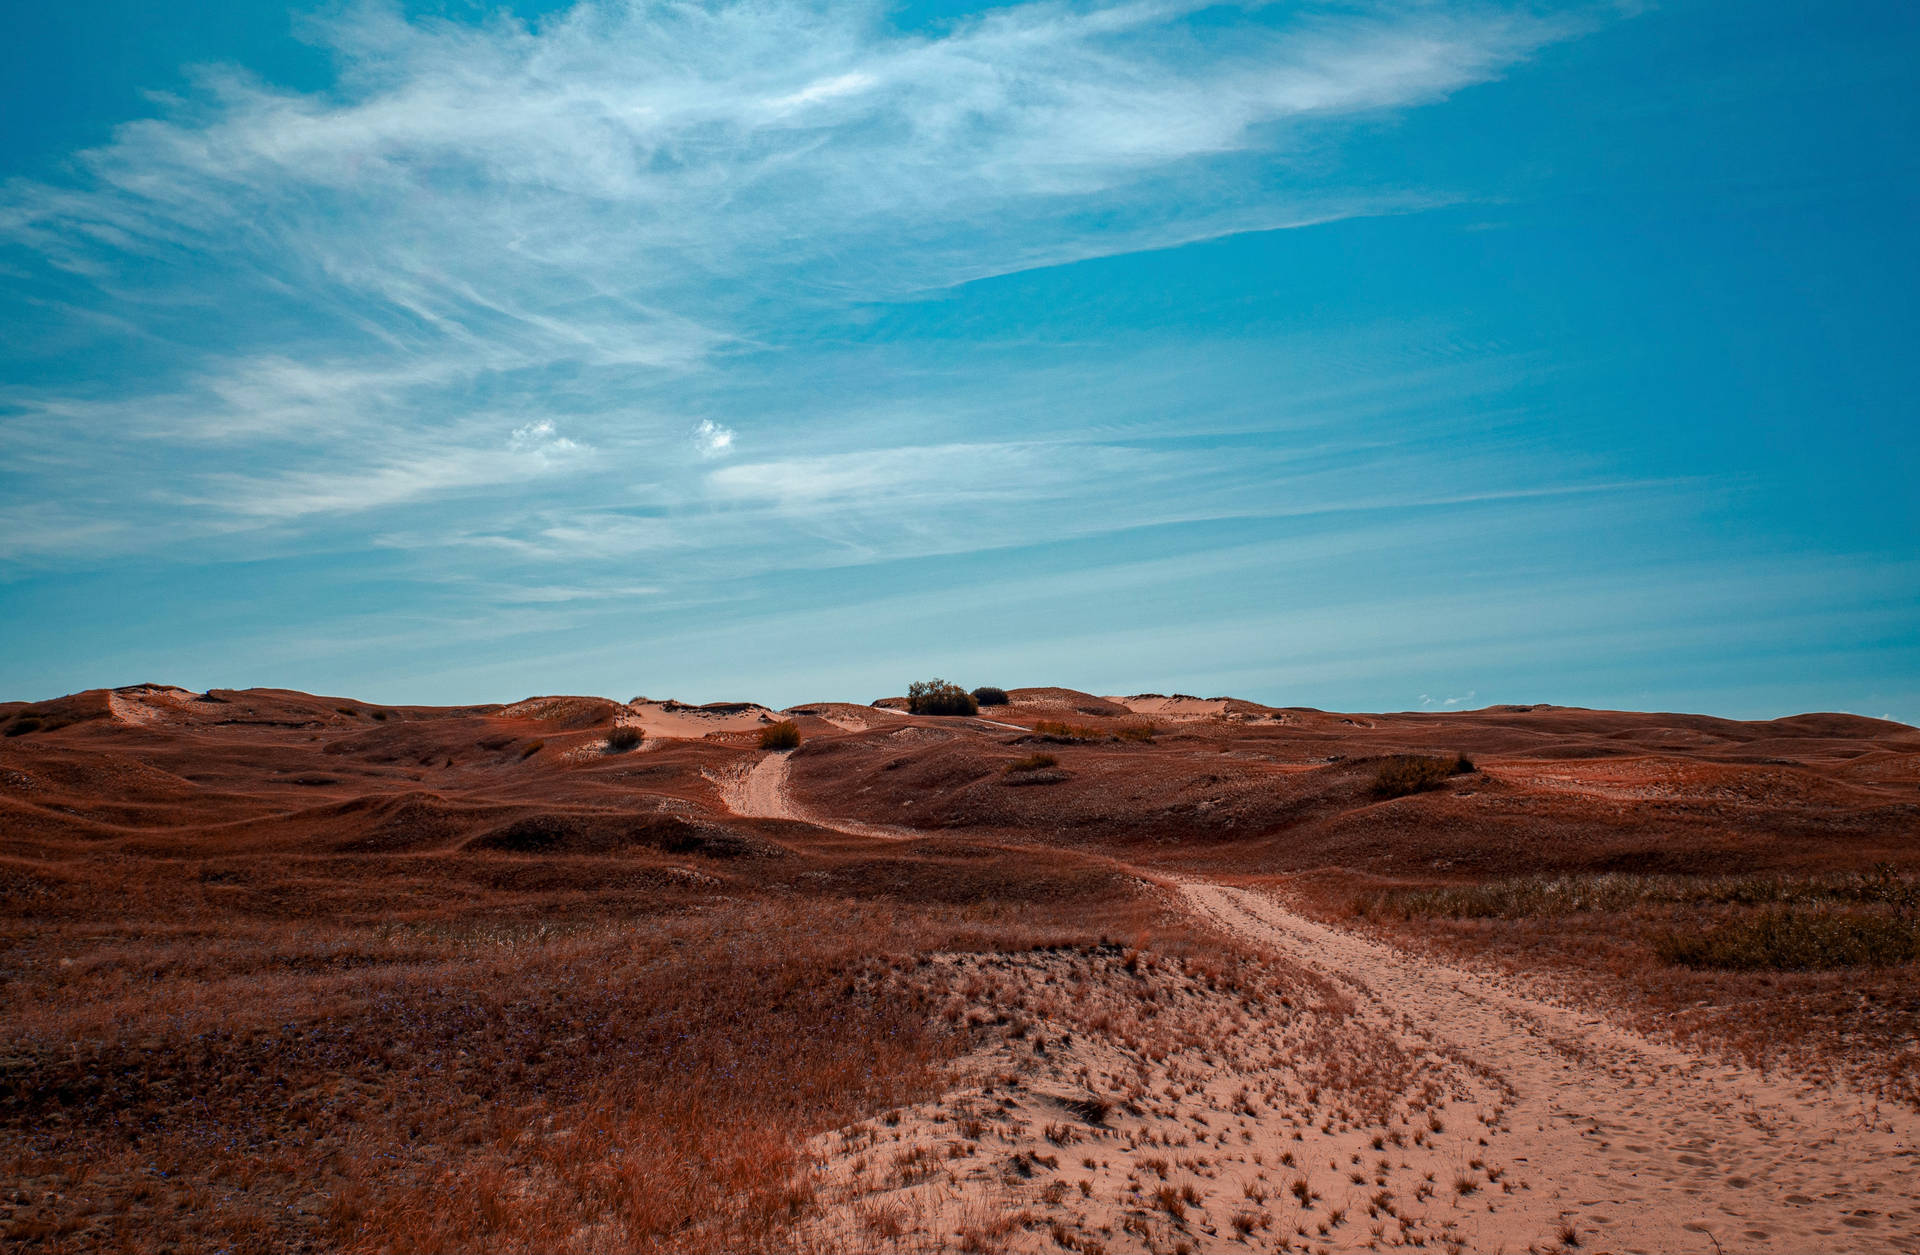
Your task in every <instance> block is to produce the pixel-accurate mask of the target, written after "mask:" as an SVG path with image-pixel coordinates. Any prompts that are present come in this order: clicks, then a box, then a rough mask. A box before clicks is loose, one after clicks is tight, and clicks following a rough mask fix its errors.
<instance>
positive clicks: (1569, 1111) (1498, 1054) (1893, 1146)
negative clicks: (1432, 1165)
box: [1181, 882, 1920, 1252]
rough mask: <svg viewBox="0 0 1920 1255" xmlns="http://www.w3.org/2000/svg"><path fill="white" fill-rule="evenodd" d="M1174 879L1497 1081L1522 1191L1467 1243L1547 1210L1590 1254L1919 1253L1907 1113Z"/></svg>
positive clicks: (1414, 1040) (1918, 1166) (1377, 1015)
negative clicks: (1503, 1090) (1681, 1045)
mask: <svg viewBox="0 0 1920 1255" xmlns="http://www.w3.org/2000/svg"><path fill="white" fill-rule="evenodd" d="M1181 888H1182V890H1183V892H1184V893H1185V895H1186V897H1187V899H1188V901H1189V902H1190V903H1191V904H1192V906H1193V908H1194V909H1195V911H1196V912H1197V913H1199V914H1200V915H1201V916H1202V917H1203V918H1205V919H1207V920H1209V921H1211V922H1213V923H1215V924H1216V925H1218V926H1220V927H1222V928H1225V929H1228V930H1230V931H1232V932H1234V933H1236V934H1238V935H1240V936H1242V937H1243V938H1245V939H1247V940H1249V941H1252V942H1254V943H1256V944H1259V945H1262V946H1266V947H1269V948H1271V949H1273V950H1275V951H1277V952H1279V953H1280V954H1282V955H1284V956H1286V957H1287V958H1289V959H1292V960H1293V961H1295V962H1297V963H1300V964H1303V965H1305V966H1307V967H1309V968H1311V969H1313V970H1316V971H1318V972H1320V973H1321V974H1323V975H1325V976H1326V977H1328V978H1330V979H1332V980H1333V981H1335V982H1336V983H1337V984H1338V985H1340V986H1341V987H1343V988H1344V989H1346V990H1347V991H1349V992H1350V993H1351V995H1352V996H1353V998H1354V1001H1355V1003H1356V1006H1357V1008H1358V1009H1359V1014H1361V1015H1362V1016H1364V1017H1365V1018H1366V1019H1368V1020H1371V1021H1373V1022H1375V1023H1377V1024H1378V1025H1379V1026H1380V1027H1381V1028H1383V1029H1385V1030H1387V1031H1390V1032H1392V1033H1394V1034H1396V1035H1398V1036H1399V1037H1400V1038H1401V1039H1402V1041H1403V1043H1404V1045H1405V1046H1406V1048H1407V1049H1409V1050H1434V1049H1440V1050H1443V1051H1446V1052H1447V1053H1455V1052H1457V1054H1458V1056H1460V1057H1462V1058H1464V1059H1465V1060H1468V1061H1470V1062H1471V1063H1472V1064H1473V1065H1476V1066H1477V1067H1480V1068H1485V1069H1488V1070H1489V1071H1490V1072H1491V1073H1492V1074H1493V1075H1495V1076H1497V1077H1498V1078H1499V1079H1500V1080H1502V1081H1504V1082H1505V1083H1506V1084H1507V1085H1510V1086H1511V1087H1512V1091H1513V1098H1512V1107H1511V1109H1510V1110H1509V1111H1508V1112H1507V1113H1506V1116H1505V1119H1504V1121H1503V1124H1505V1126H1506V1127H1505V1128H1503V1129H1501V1130H1500V1131H1499V1134H1498V1135H1497V1136H1496V1137H1495V1139H1494V1140H1495V1142H1496V1144H1497V1145H1498V1147H1499V1150H1500V1152H1501V1153H1502V1155H1503V1157H1504V1158H1505V1159H1506V1160H1507V1161H1508V1162H1509V1163H1511V1164H1513V1165H1514V1168H1515V1171H1516V1172H1517V1173H1521V1174H1524V1176H1525V1177H1526V1178H1527V1180H1528V1183H1529V1185H1530V1186H1531V1188H1530V1189H1529V1190H1527V1191H1526V1192H1524V1193H1522V1194H1520V1195H1517V1196H1515V1197H1512V1198H1509V1199H1503V1200H1502V1202H1503V1204H1505V1205H1504V1206H1503V1207H1502V1211H1504V1212H1506V1213H1507V1214H1505V1215H1502V1216H1499V1217H1498V1218H1495V1217H1488V1218H1487V1219H1488V1221H1490V1222H1492V1224H1493V1225H1494V1226H1497V1227H1498V1228H1499V1229H1501V1230H1504V1231H1505V1232H1504V1234H1503V1233H1499V1232H1495V1231H1494V1230H1493V1229H1492V1228H1488V1229H1486V1230H1484V1231H1482V1232H1480V1233H1478V1234H1474V1235H1471V1237H1470V1241H1471V1243H1472V1245H1473V1247H1474V1248H1475V1249H1488V1250H1491V1249H1495V1248H1498V1247H1502V1246H1505V1247H1508V1248H1511V1247H1512V1246H1513V1245H1514V1244H1513V1243H1512V1242H1510V1241H1503V1240H1502V1238H1503V1236H1520V1235H1531V1234H1532V1233H1535V1232H1538V1231H1539V1230H1540V1229H1541V1228H1542V1227H1544V1225H1543V1223H1542V1222H1546V1221H1554V1222H1559V1221H1562V1220H1564V1221H1565V1222H1568V1223H1572V1224H1573V1225H1575V1226H1576V1227H1577V1229H1578V1230H1579V1231H1580V1232H1581V1233H1582V1234H1583V1235H1591V1236H1590V1237H1587V1238H1586V1239H1585V1242H1586V1244H1587V1245H1588V1246H1589V1247H1590V1248H1592V1249H1599V1250H1620V1251H1690V1250H1699V1251H1707V1250H1715V1249H1718V1250H1725V1251H1783V1252H1802V1251H1842V1250H1846V1251H1912V1250H1916V1249H1920V1197H1917V1196H1920V1159H1916V1150H1917V1149H1920V1119H1916V1117H1915V1115H1914V1114H1913V1113H1911V1112H1907V1111H1904V1110H1897V1109H1895V1108H1892V1107H1881V1106H1879V1105H1878V1104H1876V1103H1874V1102H1872V1101H1871V1100H1869V1099H1864V1098H1861V1097H1859V1096H1857V1095H1850V1094H1847V1093H1844V1092H1840V1091H1833V1090H1825V1089H1818V1088H1814V1087H1812V1086H1809V1085H1806V1084H1804V1083H1798V1084H1796V1083H1792V1082H1789V1081H1787V1080H1784V1079H1779V1078H1774V1077H1769V1076H1766V1075H1763V1074H1761V1073H1758V1072H1754V1071H1752V1070H1749V1069H1745V1068H1741V1067H1734V1066H1728V1065H1727V1064H1725V1063H1721V1062H1717V1061H1710V1060H1708V1059H1705V1058H1703V1057H1700V1056H1697V1055H1693V1054H1689V1053H1687V1052H1685V1051H1682V1050H1678V1049H1675V1048H1673V1047H1670V1046H1665V1045H1661V1044H1659V1043H1656V1042H1652V1041H1649V1040H1647V1039H1646V1038H1644V1037H1641V1036H1638V1035H1637V1034H1634V1033H1631V1032H1628V1031H1626V1030H1623V1029H1620V1028H1617V1027H1615V1026H1613V1025H1612V1024H1610V1023H1608V1022H1607V1021H1605V1020H1603V1019H1601V1018H1598V1017H1596V1016H1594V1015H1591V1014H1582V1013H1579V1012H1576V1011H1570V1010H1567V1009H1565V1008H1562V1007H1557V1006H1553V1005H1551V1004H1549V1003H1546V1002H1542V1001H1539V1000H1538V999H1536V998H1530V997H1527V996H1525V995H1524V994H1521V993H1517V992H1514V991H1511V990H1508V989H1505V988H1502V987H1501V986H1500V985H1499V984H1497V983H1496V982H1495V981H1494V980H1492V979H1490V978H1488V977H1486V976H1482V975H1478V974H1475V973H1471V972H1467V971H1464V970H1461V969H1458V968H1454V967H1449V966H1446V965H1444V964H1440V963H1436V962H1431V961H1428V960H1426V959H1422V958H1417V957H1415V956H1412V955H1409V954H1407V953H1404V952H1402V951H1399V950H1396V949H1394V948H1392V947H1390V946H1386V945H1381V944H1378V943H1376V942H1372V941H1369V940H1366V939H1364V938H1361V937H1357V936H1355V935H1353V934H1350V933H1346V932H1342V931H1340V930H1338V929H1333V928H1329V927H1326V926H1324V925H1322V924H1319V923H1316V922H1314V921H1312V920H1310V919H1307V918H1304V917H1302V916H1300V915H1298V914H1296V913H1294V912H1292V911H1289V910H1287V909H1286V908H1285V907H1283V906H1281V905H1280V904H1279V903H1277V902H1275V901H1274V900H1273V899H1272V898H1269V897H1267V896H1265V895H1262V894H1259V893H1254V892H1251V891H1248V890H1244V889H1231V888H1226V887H1223V886H1220V885H1214V884H1206V883H1193V882H1190V883H1186V884H1184V885H1182V886H1181ZM1527 1211H1538V1212H1539V1213H1540V1214H1539V1215H1537V1216H1524V1215H1521V1214H1517V1213H1521V1212H1527ZM1522 1240H1523V1241H1524V1238H1522Z"/></svg>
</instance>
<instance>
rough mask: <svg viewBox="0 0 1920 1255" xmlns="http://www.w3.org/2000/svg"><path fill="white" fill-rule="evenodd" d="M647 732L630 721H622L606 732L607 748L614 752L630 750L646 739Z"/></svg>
mask: <svg viewBox="0 0 1920 1255" xmlns="http://www.w3.org/2000/svg"><path fill="white" fill-rule="evenodd" d="M646 736H647V734H646V733H645V732H643V731H641V730H640V729H639V728H637V727H635V726H634V725H633V724H630V723H623V724H621V725H620V726H619V727H617V728H615V729H614V730H613V731H611V732H609V733H607V748H608V749H610V750H613V751H614V752H616V753H619V752H622V751H625V750H630V749H632V748H633V747H634V746H636V745H638V744H640V742H641V741H643V740H645V739H646Z"/></svg>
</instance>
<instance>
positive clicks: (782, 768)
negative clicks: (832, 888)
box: [707, 751, 924, 841]
mask: <svg viewBox="0 0 1920 1255" xmlns="http://www.w3.org/2000/svg"><path fill="white" fill-rule="evenodd" d="M789 766H790V764H789V763H788V761H787V755H786V754H785V753H784V752H782V751H772V752H768V753H766V754H765V755H764V756H763V757H762V758H761V759H760V760H759V761H758V762H755V763H753V764H752V765H751V766H750V767H744V768H741V767H736V768H735V769H733V770H732V771H729V772H725V773H714V772H709V773H707V778H708V779H710V780H712V781H713V782H714V783H715V784H716V785H718V786H719V787H720V800H721V802H723V803H724V804H725V805H726V807H727V809H728V810H730V811H732V812H733V813H734V814H736V815H739V816H742V817H743V818H747V819H792V820H796V821H798V822H800V823H803V824H812V825H813V826H814V827H816V828H831V829H832V830H833V831H835V832H844V833H847V834H849V835H851V836H856V837H872V838H874V839H875V840H879V841H911V840H914V839H917V838H919V837H921V836H922V835H924V834H922V833H918V832H912V831H909V830H907V829H905V828H889V827H886V826H884V825H881V824H863V823H860V822H858V821H857V820H851V819H828V818H826V817H825V816H820V815H814V814H812V813H811V812H808V811H805V810H803V809H802V808H801V807H800V805H799V804H798V803H797V802H795V801H794V799H793V794H792V792H791V791H790V790H789V789H788V787H787V776H788V771H789Z"/></svg>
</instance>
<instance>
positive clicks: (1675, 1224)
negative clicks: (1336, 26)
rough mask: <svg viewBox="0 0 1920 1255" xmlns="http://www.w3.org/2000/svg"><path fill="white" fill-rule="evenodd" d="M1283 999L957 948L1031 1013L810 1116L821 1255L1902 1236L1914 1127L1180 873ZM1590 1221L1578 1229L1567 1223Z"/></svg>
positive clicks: (1867, 1243)
mask: <svg viewBox="0 0 1920 1255" xmlns="http://www.w3.org/2000/svg"><path fill="white" fill-rule="evenodd" d="M1179 894H1180V899H1179V900H1181V901H1183V902H1184V905H1185V906H1186V907H1187V908H1188V909H1189V910H1190V911H1191V912H1192V913H1193V915H1194V916H1195V917H1196V918H1197V919H1198V920H1199V921H1200V922H1201V923H1203V924H1204V925H1208V926H1211V927H1212V928H1214V929H1217V930H1220V931H1222V932H1225V933H1228V934H1231V935H1232V936H1234V937H1236V938H1238V939H1239V940H1240V941H1242V942H1246V943H1252V944H1253V945H1254V946H1255V947H1256V948H1258V949H1259V950H1261V951H1264V952H1266V953H1267V954H1268V955H1269V956H1270V957H1269V959H1268V967H1269V969H1270V970H1271V972H1272V973H1274V975H1275V978H1276V979H1277V980H1278V981H1279V982H1281V983H1280V984H1279V985H1278V986H1277V988H1278V989H1281V990H1290V991H1291V992H1290V996H1281V997H1276V996H1274V992H1273V991H1272V990H1269V991H1267V993H1266V994H1265V996H1263V995H1262V994H1261V993H1260V992H1258V991H1253V992H1250V991H1249V990H1247V989H1246V988H1244V987H1238V988H1236V987H1234V986H1233V985H1232V984H1231V983H1230V982H1220V981H1217V980H1216V979H1215V978H1214V977H1213V976H1212V975H1211V974H1204V975H1197V974H1196V971H1195V970H1194V969H1191V968H1187V967H1184V966H1182V965H1181V964H1180V963H1178V962H1177V961H1168V960H1165V959H1162V960H1159V961H1157V962H1156V961H1154V960H1151V959H1149V960H1146V961H1145V962H1143V963H1142V964H1141V966H1140V967H1138V968H1137V969H1136V968H1133V967H1123V965H1122V964H1121V962H1120V960H1119V959H1118V958H1116V957H1112V956H1101V955H1098V954H1096V955H1093V956H1088V955H1086V954H1069V955H1059V954H1033V955H1028V956H1019V957H1002V958H987V957H982V956H974V955H963V956H948V957H946V958H944V959H938V960H936V961H935V965H934V967H933V969H931V971H930V973H929V974H928V975H927V977H926V978H927V979H929V980H931V981H932V982H933V983H934V984H935V985H937V986H938V987H941V988H944V989H947V990H950V991H954V995H955V997H956V998H957V999H960V1000H961V1001H959V1002H957V1004H956V1007H955V1010H954V1012H953V1013H954V1014H960V1013H964V1014H965V1015H966V1016H968V1017H969V1018H970V1020H974V1021H978V1022H1000V1023H1011V1025H1012V1027H1011V1028H1010V1029H1009V1030H1007V1032H1006V1034H1005V1036H1004V1037H1002V1038H1001V1039H999V1040H997V1041H996V1042H995V1043H994V1044H992V1045H991V1046H989V1047H986V1048H983V1049H981V1050H980V1051H978V1052H976V1053H975V1054H974V1055H972V1056H971V1057H969V1058H968V1059H967V1060H965V1061H964V1063H963V1064H962V1066H961V1068H960V1069H959V1071H958V1073H957V1075H956V1077H955V1081H954V1084H953V1086H952V1087H951V1088H950V1089H949V1090H948V1091H947V1092H946V1093H944V1094H943V1095H942V1096H941V1097H940V1098H938V1099H937V1100H934V1101H930V1102H927V1103H923V1104H920V1105H919V1106H916V1107H913V1108H908V1109H905V1110H901V1111H896V1112H891V1113H887V1114H886V1115H885V1116H884V1118H882V1119H878V1120H873V1121H869V1122H864V1123H862V1124H859V1125H856V1126H852V1127H850V1128H847V1129H842V1130H838V1131H836V1132H835V1133H832V1134H829V1135H826V1136H823V1137H821V1138H819V1139H816V1141H815V1143H814V1145H813V1147H812V1152H813V1154H814V1156H815V1158H816V1160H817V1162H818V1164H819V1167H818V1168H817V1171H816V1180H817V1182H818V1186H817V1188H818V1189H819V1191H820V1196H821V1199H822V1201H823V1202H824V1203H825V1204H826V1205H825V1206H824V1207H823V1209H822V1210H821V1212H820V1219H819V1221H818V1222H817V1223H816V1224H815V1225H814V1226H813V1228H812V1231H811V1233H810V1235H809V1236H810V1238H811V1242H812V1244H813V1245H815V1246H816V1247H817V1248H819V1249H827V1250H874V1251H880V1250H886V1251H896V1250H906V1251H926V1252H932V1251H951V1250H959V1251H1008V1252H1042V1251H1059V1250H1068V1251H1077V1252H1080V1253H1081V1255H1106V1253H1108V1252H1122V1251H1127V1252H1133V1251H1145V1252H1175V1253H1177V1252H1181V1251H1186V1252H1195V1251H1242V1250H1259V1251H1272V1250H1308V1251H1357V1250H1378V1249H1387V1248H1403V1247H1423V1248H1431V1249H1441V1250H1449V1251H1455V1252H1460V1251H1487V1252H1492V1251H1523V1250H1528V1251H1551V1250H1559V1251H1568V1250H1573V1249H1578V1250H1582V1251H1618V1252H1670V1251H1676V1252H1677V1251H1699V1252H1702V1253H1703V1255H1705V1253H1711V1252H1767V1251H1781V1252H1811V1251H1910V1250H1913V1249H1916V1243H1920V1204H1916V1201H1915V1198H1914V1192H1915V1191H1914V1185H1913V1180H1914V1176H1915V1174H1914V1167H1915V1164H1914V1154H1915V1147H1916V1145H1920V1142H1917V1141H1916V1134H1917V1133H1920V1121H1916V1118H1915V1117H1914V1115H1913V1114H1912V1113H1906V1112H1899V1111H1895V1110H1892V1109H1883V1108H1880V1107H1878V1106H1876V1105H1875V1104H1873V1103H1872V1102H1871V1101H1870V1100H1866V1099H1862V1098H1861V1097H1859V1096H1857V1095H1853V1094H1849V1093H1846V1092H1844V1091H1835V1090H1824V1089H1815V1088H1812V1087H1810V1086H1806V1085H1803V1084H1795V1083H1793V1082H1790V1081H1786V1080H1781V1079H1777V1078H1770V1077H1767V1076H1763V1075H1760V1074H1757V1073H1755V1072H1752V1071H1750V1070H1746V1069H1742V1068H1738V1067H1730V1066H1727V1065H1725V1064H1724V1063H1720V1062H1716V1061H1710V1060H1708V1059H1706V1058H1703V1057H1700V1056H1696V1055H1691V1054H1687V1053H1685V1052H1683V1051H1680V1050H1676V1049H1674V1048H1671V1047H1668V1046H1663V1045H1660V1044H1657V1043H1654V1042H1650V1041H1647V1040H1645V1039H1644V1038H1641V1037H1639V1036H1636V1035H1635V1034H1633V1033H1630V1032H1627V1031H1624V1030H1622V1029H1619V1028H1617V1027H1615V1026H1613V1025H1611V1024H1609V1023H1607V1022H1606V1021H1604V1020H1602V1019H1600V1018H1598V1017H1596V1016H1593V1015H1590V1014H1582V1013H1580V1012H1578V1011H1573V1010H1568V1009H1566V1008H1562V1007H1558V1006H1554V1005H1551V1004H1549V1003H1546V1002H1543V1001H1540V1000H1539V999H1537V998H1532V997H1528V996H1527V995H1526V994H1524V993H1522V992H1518V991H1516V990H1513V989H1509V988H1506V987H1503V986H1502V985H1500V984H1497V983H1496V982H1494V981H1493V980H1491V979H1489V978H1487V977H1485V976H1482V975H1479V974H1475V973H1470V972H1467V971H1463V970H1459V969H1456V968H1452V967H1448V966H1445V965H1441V964H1436V963H1433V962H1430V961H1427V960H1424V959H1419V958H1415V957H1412V956H1410V955H1407V954H1404V953H1401V952H1399V951H1396V950H1394V949H1392V948H1390V947H1387V946H1383V945H1380V944H1377V943H1374V942H1371V941H1367V940H1364V939H1361V938H1358V937H1355V936H1353V935H1351V934H1348V933H1344V932H1341V931H1338V930H1335V929H1330V928H1327V927H1325V926H1323V925H1320V924H1317V923H1315V922H1313V921H1311V920H1308V919H1305V918H1303V917H1301V916H1299V915H1297V914H1295V913H1293V912H1292V911H1289V910H1287V909H1286V908H1284V907H1283V906H1281V905H1280V904H1278V903H1276V902H1274V901H1273V900H1272V899H1270V898H1267V897H1265V896H1262V895H1260V894H1257V893H1253V892H1250V891H1247V890H1241V889H1233V888H1227V887H1224V886H1221V885H1217V884H1211V883H1205V882H1187V883H1183V884H1181V885H1180V886H1179ZM1568 1239H1572V1241H1571V1242H1569V1240H1568Z"/></svg>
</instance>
